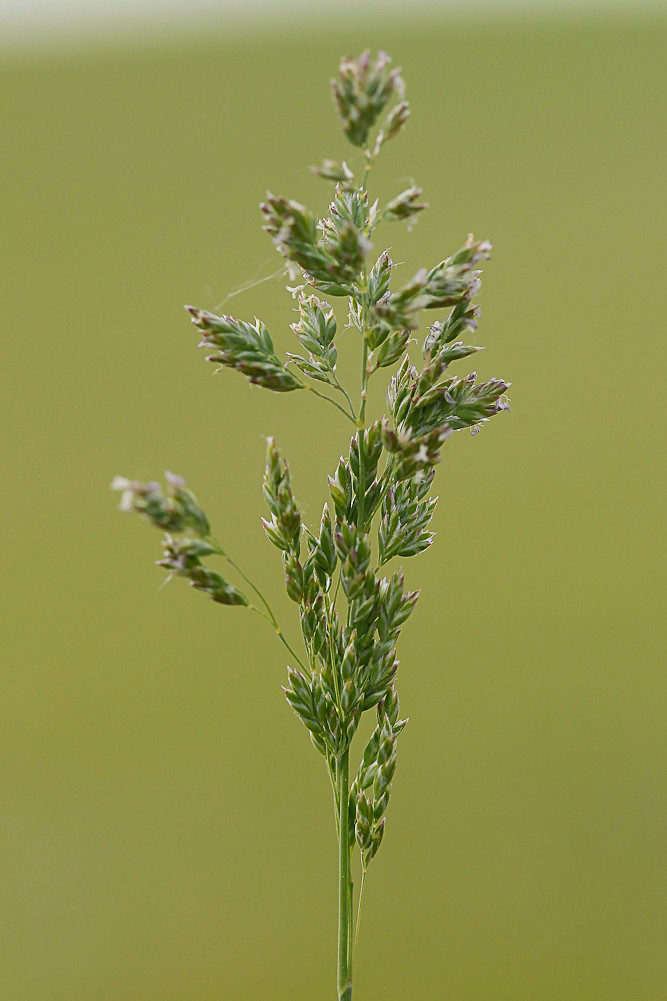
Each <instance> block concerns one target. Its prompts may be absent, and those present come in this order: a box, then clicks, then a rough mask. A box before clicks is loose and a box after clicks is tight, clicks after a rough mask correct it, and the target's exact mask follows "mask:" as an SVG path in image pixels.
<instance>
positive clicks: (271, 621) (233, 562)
mask: <svg viewBox="0 0 667 1001" xmlns="http://www.w3.org/2000/svg"><path fill="white" fill-rule="evenodd" d="M216 545H217V546H218V548H219V550H220V555H221V556H222V557H224V559H226V560H227V562H228V563H229V564H230V565H231V566H233V567H234V569H235V570H236V572H237V573H238V574H239V576H241V577H243V579H244V581H245V582H246V584H247V585H248V586H249V587H251V588H252V589H253V591H254V592H255V594H256V595H257V597H258V598H259V600H260V601H261V603H262V604H263V605H264V608H265V609H266V611H267V612H268V615H265V614H264V612H263V611H262V610H261V608H257V606H256V605H250V606H249V607H250V608H251V609H252V610H253V611H254V612H257V613H258V614H259V615H261V616H262V618H263V619H266V621H267V622H268V623H269V625H270V626H271V627H272V628H273V630H274V632H275V634H276V636H277V637H278V639H279V640H280V642H281V643H282V644H283V645H284V646H286V647H287V649H288V650H289V652H290V653H291V654H292V656H293V657H294V659H295V660H296V661H297V663H298V664H299V667H301V668H302V670H304V671H305V670H306V667H305V665H304V663H303V661H302V660H301V658H300V657H299V655H298V653H297V652H296V650H293V649H292V647H291V646H290V644H289V643H288V642H287V639H286V637H285V634H284V632H283V631H282V629H281V628H280V623H279V622H278V620H277V619H276V617H275V615H274V612H273V609H272V608H271V606H270V605H269V603H268V601H267V600H266V598H265V597H264V595H263V594H262V592H261V591H260V589H259V588H258V587H257V585H256V584H255V583H254V581H252V580H250V577H248V575H247V573H245V572H244V571H243V570H242V569H241V567H240V566H239V565H238V563H237V562H236V560H233V559H232V558H231V556H228V555H227V553H226V552H224V550H223V549H222V548H221V547H220V544H219V543H216Z"/></svg>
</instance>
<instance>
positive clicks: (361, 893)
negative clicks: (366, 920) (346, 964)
mask: <svg viewBox="0 0 667 1001" xmlns="http://www.w3.org/2000/svg"><path fill="white" fill-rule="evenodd" d="M365 883H366V870H365V868H364V867H363V865H362V868H361V883H360V884H359V902H358V904H357V924H356V927H355V929H354V946H353V948H352V964H353V965H354V957H355V956H356V954H357V944H358V942H359V926H360V925H361V902H362V900H363V899H364V885H365Z"/></svg>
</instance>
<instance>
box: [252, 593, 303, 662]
mask: <svg viewBox="0 0 667 1001" xmlns="http://www.w3.org/2000/svg"><path fill="white" fill-rule="evenodd" d="M248 608H249V609H250V610H251V611H252V612H257V614H258V615H261V616H262V618H263V619H265V621H266V622H268V623H269V625H270V626H271V628H272V629H273V631H274V633H275V634H276V636H277V637H278V639H279V640H280V642H281V643H282V644H283V646H284V647H286V648H287V649H288V650H289V652H290V653H291V654H292V656H293V657H294V659H295V661H296V662H297V664H298V665H299V667H300V668H301V670H302V671H304V672H305V673H306V674H310V670H309V669H308V668H307V667H306V665H305V664H304V662H303V661H302V660H301V657H299V655H298V653H297V652H296V650H294V649H293V648H292V646H291V645H290V644H289V643H288V642H287V639H286V638H285V634H284V632H283V631H282V629H281V628H280V626H279V625H278V623H277V622H276V621H275V620H274V619H272V618H270V617H269V616H268V615H267V614H266V612H263V611H262V609H261V608H258V607H257V605H252V604H250V605H248Z"/></svg>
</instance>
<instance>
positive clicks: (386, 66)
mask: <svg viewBox="0 0 667 1001" xmlns="http://www.w3.org/2000/svg"><path fill="white" fill-rule="evenodd" d="M390 62H391V61H390V59H389V57H388V56H387V55H386V54H385V53H380V54H379V55H378V56H377V57H376V58H375V59H373V58H372V57H371V55H370V53H369V52H364V53H362V55H361V56H359V57H358V58H345V59H343V60H342V61H341V64H340V69H339V74H338V77H337V78H336V79H335V80H333V81H332V87H333V95H334V99H335V104H336V107H337V110H338V114H339V116H340V119H341V123H342V127H343V132H344V134H345V136H346V137H347V139H348V140H349V141H350V143H352V145H353V146H354V147H356V148H357V150H358V151H360V152H361V154H362V168H361V170H360V171H359V176H358V175H357V174H356V173H355V171H354V170H352V168H351V167H350V166H349V165H348V163H347V162H346V161H344V160H341V161H335V160H331V159H326V160H324V161H323V163H322V165H321V166H319V167H313V168H312V170H313V171H314V173H315V174H316V175H317V176H319V177H321V178H322V179H323V180H324V181H327V182H329V183H333V184H334V185H335V187H334V191H333V195H332V199H331V202H330V205H329V208H328V212H327V214H326V215H325V216H324V217H323V218H318V216H317V215H315V214H314V213H313V212H311V211H310V210H309V209H307V208H305V207H304V206H303V205H301V204H300V203H299V202H297V201H295V200H292V199H288V198H284V197H282V196H276V195H273V194H268V195H267V196H266V199H265V201H264V202H263V203H262V205H261V211H262V214H263V218H264V228H265V230H266V231H267V233H268V234H269V235H270V237H271V238H272V240H273V243H274V245H275V247H276V250H277V251H278V253H279V254H281V255H282V257H283V258H284V259H285V261H286V269H287V271H288V273H289V275H290V280H291V281H296V282H298V284H297V286H296V288H291V289H290V291H291V292H292V293H293V294H296V295H297V296H298V314H299V315H298V320H297V321H296V322H295V323H293V324H292V331H293V333H294V335H295V337H296V340H297V342H298V353H292V352H290V353H288V354H287V355H286V356H285V357H284V358H281V357H280V356H279V355H278V354H277V353H276V349H275V346H274V343H273V340H272V337H271V335H270V333H269V330H268V328H267V326H266V324H265V323H264V322H263V321H262V320H260V319H257V318H256V317H255V318H253V319H252V320H248V319H239V318H237V317H233V316H228V315H222V316H218V315H216V314H215V313H213V312H210V311H209V310H206V309H199V308H195V307H192V306H188V307H186V308H187V309H188V311H189V313H190V314H191V318H192V321H193V323H194V324H195V326H196V327H197V328H198V330H199V332H200V336H201V341H200V346H203V347H204V348H206V350H207V351H208V352H209V353H208V355H207V358H208V360H210V361H212V362H214V363H215V364H216V365H218V366H223V367H228V368H233V369H236V370H237V371H239V372H240V373H241V374H242V375H244V376H245V377H246V378H247V379H248V380H249V381H250V382H251V383H253V384H255V385H258V386H261V387H263V388H264V389H268V390H272V391H274V392H280V393H287V392H294V391H297V390H302V389H308V390H310V391H311V392H313V393H315V394H316V395H317V396H319V397H321V398H322V399H323V400H325V401H327V402H328V403H330V404H332V405H333V406H335V407H336V408H337V410H338V411H339V413H340V414H341V416H342V417H345V418H346V419H347V420H348V421H349V422H350V423H352V424H353V425H354V434H353V436H352V438H351V441H350V445H349V449H348V450H347V452H346V454H344V455H341V458H340V461H339V462H338V465H337V467H336V469H335V470H334V471H333V472H332V474H331V475H330V476H329V478H328V483H329V493H330V498H331V500H330V503H327V504H325V506H324V510H323V512H322V517H321V519H320V522H319V524H318V525H316V526H314V527H308V526H307V525H306V524H305V522H304V520H303V518H302V515H301V512H300V510H299V505H298V503H297V501H296V499H295V496H294V491H293V488H292V483H291V478H290V470H289V466H288V463H287V460H286V459H285V458H284V457H283V455H282V454H281V452H280V450H279V448H278V446H277V444H276V443H275V441H274V440H273V439H272V438H271V439H269V441H268V447H267V457H266V469H265V474H264V480H263V493H264V498H265V501H266V505H267V508H268V517H266V518H263V519H262V521H263V525H264V531H265V533H266V536H267V538H268V540H269V541H270V542H271V543H272V544H273V545H274V546H275V547H276V548H277V549H278V550H279V552H280V558H281V563H282V570H283V574H284V581H285V588H286V591H287V594H288V596H289V597H290V599H291V600H292V601H293V602H294V603H295V604H296V605H297V606H298V616H299V622H300V626H301V634H302V640H303V649H302V650H301V652H300V653H299V652H297V651H295V650H294V649H293V648H292V647H291V646H290V645H289V643H288V642H287V640H286V638H285V635H284V632H283V630H282V629H281V627H280V625H279V623H278V621H277V619H276V616H275V614H274V612H273V610H272V609H271V607H270V605H269V604H268V602H267V601H266V599H265V598H264V596H263V594H262V592H261V591H260V590H259V588H258V587H257V585H256V584H255V583H254V582H253V581H252V580H251V579H250V578H249V577H248V575H247V574H246V573H245V572H244V571H243V570H242V569H241V567H240V566H239V565H238V564H237V563H236V562H235V561H234V560H233V559H232V558H231V556H230V555H229V554H228V553H227V552H226V551H225V550H224V549H223V548H222V546H221V544H220V543H219V542H218V541H217V540H216V539H215V538H214V536H213V535H212V533H211V527H210V524H209V521H208V518H207V516H206V514H205V513H204V511H203V510H202V508H201V506H200V504H199V502H198V501H197V499H196V497H195V496H194V494H193V493H192V492H191V491H190V490H189V489H188V487H187V486H186V484H185V481H184V480H183V479H182V478H181V477H179V476H175V475H174V474H172V473H167V476H166V480H167V482H166V487H165V488H164V489H163V488H162V487H161V486H160V484H158V483H145V484H144V483H138V482H135V481H132V480H129V479H127V478H125V477H116V478H115V480H114V482H113V484H112V485H113V487H114V489H117V490H120V491H121V494H122V497H121V508H122V509H124V510H128V511H135V512H137V513H138V514H141V515H143V516H144V517H145V518H147V519H148V520H149V521H150V522H152V524H153V525H155V526H156V527H157V528H158V529H160V530H161V531H162V532H163V535H164V537H163V546H164V555H163V558H162V559H161V560H159V561H158V565H159V566H161V567H162V568H163V569H164V570H166V571H167V573H168V574H169V575H170V576H173V577H183V578H185V579H186V580H188V581H189V582H190V584H191V586H192V587H193V588H195V590H198V591H202V592H204V593H206V594H208V595H209V597H210V598H212V599H213V600H214V601H216V602H218V603H219V604H223V605H230V606H232V605H234V606H239V607H246V608H248V609H250V610H252V611H254V612H256V613H257V614H259V615H261V616H263V617H264V618H265V619H266V620H267V622H268V623H269V625H270V626H271V627H272V628H273V629H274V630H275V632H276V634H277V636H278V637H279V639H280V640H281V642H282V643H283V644H284V645H285V647H286V649H287V651H288V653H289V656H290V663H289V665H288V667H287V680H286V684H285V687H284V692H285V697H286V699H287V702H288V703H289V705H290V706H291V707H292V709H293V710H294V712H295V713H296V715H297V717H298V718H299V719H300V720H301V722H302V723H303V724H304V726H305V728H306V729H307V731H308V733H309V735H310V739H311V741H312V743H313V745H314V746H315V748H316V749H317V751H318V752H319V753H320V754H321V755H323V757H324V759H325V761H326V765H327V770H328V773H329V777H330V780H331V785H332V788H333V792H334V799H335V805H336V828H337V835H338V860H339V908H338V910H339V921H338V962H337V995H338V998H339V1001H350V999H351V997H352V966H353V954H354V945H353V943H354V941H355V940H356V935H355V928H354V925H355V917H354V914H355V908H354V906H353V898H354V887H353V882H352V865H351V860H352V851H353V849H354V846H355V844H356V846H357V849H358V852H359V860H360V866H361V876H362V883H361V885H362V887H363V881H364V878H365V875H366V871H367V869H368V867H369V865H370V863H371V862H372V860H373V858H374V857H375V855H376V853H377V852H378V850H379V848H380V845H381V843H382V839H383V836H384V832H385V824H386V813H387V807H388V803H389V797H390V793H391V787H392V780H393V777H394V772H395V769H396V760H397V748H398V738H399V735H400V734H401V732H402V730H403V728H404V727H405V724H406V722H407V721H406V720H405V719H402V718H401V713H400V705H399V700H398V695H397V691H396V677H397V672H398V666H399V662H398V659H397V653H396V649H397V643H398V639H399V636H400V632H401V629H402V627H403V624H404V623H405V622H406V620H407V619H408V617H409V616H410V615H411V614H412V612H413V610H414V608H415V604H416V602H417V599H418V592H417V591H413V590H409V589H408V587H407V586H406V583H405V579H404V576H403V572H402V570H397V571H395V572H394V573H393V574H391V575H390V576H382V575H381V570H382V567H383V566H384V565H385V564H387V563H388V562H389V561H390V560H392V559H394V558H396V557H400V558H404V559H406V558H408V557H411V556H416V555H418V554H419V553H422V552H424V551H425V550H426V549H428V548H429V547H430V546H431V544H432V541H433V534H432V532H431V531H430V528H429V525H430V521H431V518H432V515H433V512H434V509H435V505H436V498H435V497H434V496H433V494H432V488H433V484H434V479H435V467H436V465H437V464H438V463H439V461H440V459H441V458H442V455H443V452H444V449H445V448H446V442H447V440H448V439H449V438H450V436H451V435H452V434H453V433H454V432H455V431H461V430H463V429H465V428H470V429H471V431H472V432H473V433H475V432H477V431H478V430H479V429H480V428H481V427H482V426H483V425H484V424H485V423H486V422H487V421H488V420H489V419H490V418H491V417H493V416H494V415H495V414H498V413H501V412H503V411H505V410H507V409H508V401H507V397H506V395H505V394H506V391H507V389H508V386H509V384H508V383H506V382H504V381H503V380H502V379H490V380H487V381H486V382H482V381H479V380H478V379H477V375H476V373H474V372H473V373H471V374H468V375H463V376H457V375H453V374H450V368H451V366H452V365H453V364H454V363H456V362H460V361H463V360H465V359H466V358H470V357H471V356H473V355H474V354H475V353H476V352H477V351H478V350H480V348H479V346H478V345H472V344H466V343H465V340H464V339H465V337H466V335H467V334H469V332H470V331H474V330H475V329H476V327H477V323H478V319H479V315H480V314H479V307H478V306H477V305H476V303H475V301H474V300H475V299H476V297H477V295H478V293H479V291H480V275H481V272H480V267H479V266H480V264H481V263H482V262H483V261H485V260H487V259H488V258H489V256H490V253H491V244H490V243H489V242H488V241H485V240H482V241H478V240H475V239H474V238H473V237H472V236H469V237H468V239H467V240H465V242H464V243H463V245H462V246H461V248H460V249H459V250H457V251H456V252H455V253H454V254H452V255H451V256H449V257H446V258H444V259H443V260H441V261H439V262H438V263H436V264H435V265H434V266H432V267H430V268H427V267H425V268H422V269H420V270H419V271H418V272H417V273H416V274H415V275H414V277H413V278H412V279H411V280H410V281H408V282H407V283H406V284H405V285H403V286H402V287H394V282H393V280H392V279H393V270H394V265H393V262H392V260H391V258H390V256H389V253H388V251H387V250H381V251H380V252H379V254H378V255H377V256H375V251H374V249H373V239H374V236H375V233H376V230H377V229H378V227H379V226H380V224H382V223H394V222H402V221H408V222H410V221H412V220H414V219H415V217H416V216H417V215H418V214H420V213H421V212H423V211H424V210H425V209H426V208H427V206H426V204H425V203H424V202H423V201H422V200H421V199H422V191H421V190H420V189H419V188H417V187H416V186H412V187H410V188H408V189H407V190H405V191H403V192H400V193H399V194H398V195H396V197H394V198H392V199H390V200H389V201H388V202H387V204H385V205H380V204H379V202H378V201H377V200H375V201H371V199H370V196H369V193H368V178H369V174H370V171H371V169H372V167H373V166H374V164H375V162H376V160H377V158H378V156H379V154H380V152H381V150H382V148H383V146H384V145H385V143H387V142H389V141H391V140H393V139H394V138H396V137H397V136H398V135H399V134H400V133H401V132H402V131H403V129H404V128H405V126H406V123H407V121H408V119H409V115H410V106H409V104H408V102H407V101H406V100H405V88H404V84H403V80H402V78H401V74H400V71H399V70H397V69H390ZM330 299H333V300H334V303H337V302H340V301H342V302H343V304H344V306H345V308H346V313H345V321H344V322H343V323H341V321H340V319H337V317H336V313H335V309H334V306H333V305H332V304H331V302H330V301H329V300H330ZM432 310H436V311H438V312H439V313H440V316H439V317H438V318H437V319H435V320H434V321H433V322H432V323H431V324H430V325H429V326H428V327H427V329H426V332H425V334H424V336H423V339H422V343H421V352H420V359H419V361H418V362H417V363H415V362H414V361H413V360H412V359H411V357H410V354H409V350H410V346H411V344H412V343H413V342H414V341H415V336H414V335H415V333H416V332H417V331H418V330H419V328H420V325H421V323H422V316H423V314H424V312H425V311H432ZM341 327H345V328H348V329H349V328H352V329H354V330H356V332H357V338H358V343H359V349H360V363H361V378H360V383H361V388H360V393H359V397H358V401H357V402H355V401H354V399H353V395H354V394H352V393H351V392H350V391H349V390H348V389H347V388H346V387H345V386H343V385H341V383H340V382H339V379H338V374H337V359H338V349H337V345H336V338H337V335H338V334H339V332H340V329H341ZM295 346H296V345H295ZM381 369H390V370H393V374H391V376H390V380H389V388H388V392H387V413H386V414H385V415H381V416H379V417H377V418H376V419H375V420H373V421H370V420H368V419H367V417H366V397H367V388H368V383H369V381H370V379H371V378H373V377H374V376H376V374H377V373H378V372H379V371H380V370H381ZM213 559H218V560H222V561H223V565H224V564H225V563H226V564H227V565H228V566H230V567H231V570H232V574H233V575H236V576H240V577H241V579H242V581H243V589H242V588H241V587H237V586H236V584H234V583H231V582H230V581H228V580H227V579H226V577H225V576H223V574H221V573H220V572H219V571H218V570H214V569H212V568H211V566H210V565H209V561H210V560H213ZM368 712H370V713H373V714H374V716H375V726H374V728H373V730H372V733H371V736H370V739H369V740H368V742H367V744H366V747H365V749H364V750H363V753H362V756H361V761H360V764H359V766H358V768H357V769H356V771H355V772H354V773H353V774H351V771H350V751H351V745H352V741H353V739H354V736H355V734H356V733H357V730H358V728H359V725H360V723H361V720H362V717H363V715H364V714H365V713H368ZM360 898H361V894H360V895H359V907H358V908H357V910H356V930H357V932H358V923H359V916H360V902H361V899H360Z"/></svg>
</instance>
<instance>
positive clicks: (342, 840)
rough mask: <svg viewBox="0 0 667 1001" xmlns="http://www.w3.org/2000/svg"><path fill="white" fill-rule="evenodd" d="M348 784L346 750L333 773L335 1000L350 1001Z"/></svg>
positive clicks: (350, 890)
mask: <svg viewBox="0 0 667 1001" xmlns="http://www.w3.org/2000/svg"><path fill="white" fill-rule="evenodd" d="M349 783H350V751H349V748H348V749H347V750H346V751H345V752H344V753H343V754H342V755H341V756H340V758H339V759H338V768H337V771H336V784H337V789H338V1001H352V969H351V964H350V948H351V945H350V940H351V932H352V928H351V925H352V922H351V921H350V901H351V898H352V881H351V876H350V825H349V820H348V808H349V804H348V801H349V796H350V790H349Z"/></svg>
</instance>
